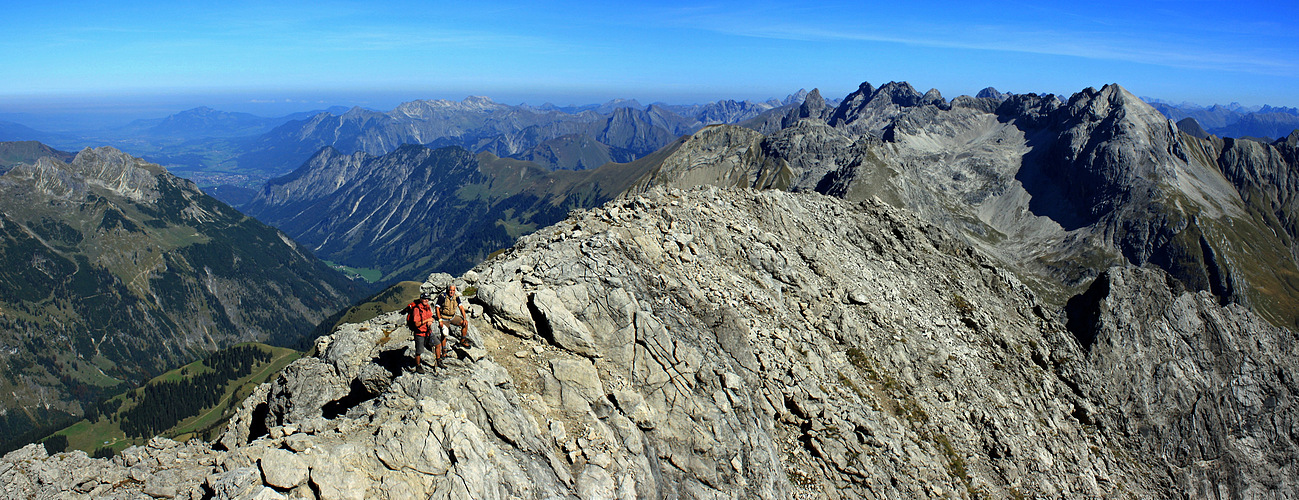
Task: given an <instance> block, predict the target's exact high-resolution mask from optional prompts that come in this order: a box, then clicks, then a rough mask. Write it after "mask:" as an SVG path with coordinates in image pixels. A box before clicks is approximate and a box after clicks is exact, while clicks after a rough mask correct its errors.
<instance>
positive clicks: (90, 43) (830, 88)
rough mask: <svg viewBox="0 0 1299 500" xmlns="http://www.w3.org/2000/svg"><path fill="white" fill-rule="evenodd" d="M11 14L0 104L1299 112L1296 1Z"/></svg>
mask: <svg viewBox="0 0 1299 500" xmlns="http://www.w3.org/2000/svg"><path fill="white" fill-rule="evenodd" d="M6 11H7V12H6V16H5V18H4V19H3V20H0V27H3V28H4V29H5V33H6V37H5V38H4V39H3V40H0V53H4V54H5V59H6V61H5V64H3V65H0V117H7V118H0V120H3V119H7V120H8V121H17V122H18V123H21V124H23V125H27V126H30V127H33V128H37V129H41V127H40V126H38V125H39V123H32V122H31V120H27V121H22V120H14V119H13V118H14V117H22V116H28V117H31V118H34V119H36V120H37V122H39V121H40V119H42V117H44V118H46V119H47V120H46V121H47V122H52V121H53V120H51V119H52V118H53V117H55V116H63V117H65V118H64V119H65V120H66V119H71V118H75V117H77V116H80V117H81V118H82V120H83V121H86V122H98V123H100V124H101V125H106V124H112V123H117V124H124V123H126V122H129V121H131V120H133V119H137V118H161V117H164V116H167V115H169V114H173V113H176V112H179V111H183V110H185V109H192V108H194V107H198V106H209V107H212V108H215V109H220V110H222V111H237V112H248V113H253V114H257V115H261V116H268V117H270V116H282V115H284V114H288V113H292V112H298V111H307V110H311V109H323V108H327V107H329V106H347V107H350V106H362V107H370V108H374V109H391V108H392V107H393V106H395V105H396V104H399V103H400V102H405V101H411V100H415V99H451V100H461V99H463V98H464V97H465V96H468V95H485V96H488V97H491V98H492V99H493V100H496V101H497V102H502V103H506V104H519V103H523V102H526V103H528V104H532V105H540V104H542V103H544V102H547V101H549V102H552V103H554V104H556V105H560V106H564V105H570V104H574V105H581V104H593V103H600V102H605V101H608V100H609V99H613V98H626V99H636V100H638V101H640V102H641V103H644V104H648V103H652V102H666V103H671V104H690V103H703V102H711V101H716V100H720V99H736V100H744V99H752V100H758V101H761V100H765V99H768V98H773V97H774V98H783V97H784V96H786V95H788V94H789V93H791V92H794V91H797V90H798V89H799V88H806V89H808V90H810V89H812V88H816V87H819V88H820V89H821V91H822V94H823V95H825V96H826V97H828V98H840V97H843V96H844V95H846V94H848V93H849V92H851V91H853V90H854V89H856V87H857V85H858V84H859V83H861V82H863V81H868V82H870V83H872V84H874V85H881V84H884V83H887V82H889V81H907V82H909V83H911V84H912V85H913V86H915V87H916V88H917V89H918V90H919V91H921V92H924V91H925V90H928V89H929V88H937V89H938V90H939V91H941V92H942V93H943V95H944V96H946V97H948V98H952V97H955V96H957V95H961V94H973V93H975V92H977V91H978V90H979V89H981V88H984V87H989V86H991V87H995V88H997V89H998V90H1002V91H1004V92H1013V93H1029V92H1032V93H1054V94H1061V95H1070V94H1072V93H1075V92H1078V91H1080V90H1082V89H1084V88H1087V87H1097V88H1099V87H1100V86H1102V85H1105V84H1108V83H1118V84H1120V85H1123V86H1124V87H1125V88H1127V89H1128V90H1129V91H1131V92H1132V93H1134V94H1136V95H1139V96H1148V97H1152V98H1158V99H1161V100H1164V101H1168V102H1177V103H1180V102H1191V103H1195V104H1198V105H1201V106H1206V107H1207V106H1211V105H1213V104H1228V103H1232V102H1239V103H1242V104H1243V105H1245V106H1261V105H1272V106H1286V107H1299V92H1296V89H1299V34H1296V33H1295V32H1294V30H1293V26H1294V24H1295V22H1296V21H1299V4H1286V3H1281V4H1276V3H1265V2H1261V1H1246V2H1226V1H1218V0H1212V1H1179V2H1171V1H1153V2H1138V3H1135V4H1133V3H1130V2H1115V1H1101V2H1090V3H1085V4H1079V3H1075V2H1057V1H1050V2H1031V3H1030V2H1014V1H1011V2H996V3H971V2H955V1H951V0H942V1H929V2H921V3H908V4H895V3H879V4H872V3H861V2H841V1H830V2H818V3H813V4H808V3H793V2H778V1H758V2H733V1H729V0H726V1H717V2H710V3H698V2H689V3H687V2H663V3H657V4H654V5H621V4H619V5H614V4H603V3H600V4H597V3H593V2H585V1H577V0H566V1H561V2H555V3H551V4H547V5H545V6H536V5H534V4H531V3H526V2H486V3H483V2H478V3H472V4H450V5H430V4H426V3H423V2H410V1H394V2H381V3H371V2H350V1H334V2H325V3H320V2H310V3H308V2H282V3H275V4H265V3H262V2H246V1H235V2H226V3H222V4H220V5H219V6H216V5H207V4H189V3H184V2H179V3H178V2H157V1H151V0H135V1H127V2H118V3H112V4H103V3H98V2H72V3H71V4H68V3H59V4H53V3H26V4H19V5H13V6H9V8H7V9H6Z"/></svg>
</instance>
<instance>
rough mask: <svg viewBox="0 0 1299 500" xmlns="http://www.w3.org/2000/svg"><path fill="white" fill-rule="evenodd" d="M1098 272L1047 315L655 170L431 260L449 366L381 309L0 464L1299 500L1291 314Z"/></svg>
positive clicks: (919, 240) (755, 492)
mask: <svg viewBox="0 0 1299 500" xmlns="http://www.w3.org/2000/svg"><path fill="white" fill-rule="evenodd" d="M1104 279H1105V281H1103V283H1104V286H1103V287H1098V288H1096V290H1097V291H1096V292H1095V293H1092V294H1090V295H1089V296H1088V298H1087V299H1086V300H1084V301H1083V303H1080V304H1078V306H1077V307H1076V309H1077V310H1078V311H1079V312H1082V313H1084V314H1086V315H1088V316H1087V317H1088V319H1087V320H1086V321H1084V322H1082V323H1078V324H1073V323H1071V324H1070V325H1069V326H1070V328H1069V329H1067V328H1066V325H1065V324H1064V323H1061V322H1060V321H1059V320H1057V319H1056V318H1058V317H1062V316H1063V315H1062V314H1060V311H1058V310H1055V309H1053V308H1052V307H1051V306H1050V305H1048V304H1045V303H1043V302H1042V301H1040V300H1039V299H1038V298H1037V297H1036V296H1035V295H1034V294H1033V293H1032V292H1031V291H1030V290H1029V289H1028V288H1027V287H1026V286H1024V285H1023V284H1021V283H1020V282H1019V281H1018V280H1017V279H1016V278H1015V277H1014V275H1013V273H1011V272H1008V271H1007V270H1006V269H1005V268H1002V267H1000V265H999V264H998V263H997V262H996V261H995V260H992V259H990V258H987V257H985V256H983V255H982V254H981V253H980V252H979V251H978V250H976V249H975V248H973V247H971V246H969V245H968V244H966V243H964V242H963V241H961V240H960V239H958V238H955V237H953V236H950V235H948V234H947V233H946V232H945V231H944V230H942V229H940V228H938V227H936V226H933V225H930V224H927V223H924V222H921V221H920V220H919V219H917V218H916V217H915V216H913V215H911V214H909V213H907V212H905V211H902V210H898V209H894V208H891V207H888V206H887V205H884V204H882V203H877V202H867V203H860V204H857V203H848V202H845V201H842V200H839V199H835V198H830V197H825V196H821V195H817V194H789V193H782V192H777V191H763V192H757V191H749V190H730V189H697V190H691V191H675V190H672V191H665V190H662V189H651V190H649V191H647V192H646V193H644V194H643V195H638V196H631V197H628V198H625V199H620V200H616V201H614V202H611V203H609V204H607V205H605V206H603V207H600V208H597V209H594V210H590V211H586V212H581V213H576V214H574V216H573V217H571V218H570V219H568V220H566V221H563V222H561V223H559V224H557V225H555V226H551V227H548V228H545V229H543V230H540V231H538V232H536V233H534V234H532V235H529V236H526V237H524V238H522V239H521V240H520V242H519V243H518V244H517V245H516V246H515V247H513V248H512V249H510V250H509V251H507V252H505V253H503V254H501V255H500V256H498V257H496V258H495V259H492V260H490V261H488V262H486V263H484V264H482V265H480V266H478V267H477V268H475V269H474V270H473V271H472V272H470V273H466V274H465V275H463V276H461V277H459V278H452V277H451V276H447V275H434V276H430V278H429V281H428V282H427V283H426V286H427V287H429V288H435V287H440V286H443V285H445V284H446V283H449V282H455V283H458V284H460V285H462V286H466V287H468V286H472V287H473V288H474V289H475V291H476V295H475V296H474V298H473V299H472V303H471V304H470V307H469V309H470V311H471V315H472V316H473V318H472V321H471V324H472V328H471V334H470V336H471V338H472V339H473V345H472V347H469V348H465V349H462V350H461V351H460V357H461V359H459V360H455V361H451V362H450V363H449V367H448V368H446V369H443V370H438V371H435V372H433V373H429V374H418V373H414V372H412V371H411V368H412V367H411V365H410V359H411V352H410V348H409V344H410V342H411V337H410V333H409V331H407V330H406V328H405V327H404V321H403V319H402V318H401V317H400V315H398V314H391V315H385V316H381V317H378V318H375V319H374V320H371V321H368V322H365V323H362V324H350V325H343V326H341V327H340V328H339V329H337V330H336V331H335V332H334V333H333V334H331V335H329V336H327V337H322V338H321V339H320V340H319V341H318V343H317V346H316V347H317V349H316V351H317V353H318V354H317V355H316V356H315V357H311V358H305V359H302V360H299V361H297V362H295V363H294V364H293V365H291V366H290V367H289V368H287V369H286V370H285V371H284V372H283V373H281V374H280V376H279V377H278V378H277V380H276V381H274V382H272V383H268V384H265V385H263V386H262V387H261V388H259V389H258V390H257V391H255V392H254V394H253V395H252V396H250V397H249V399H248V400H246V401H245V403H244V406H243V409H242V410H241V411H240V413H239V414H238V415H236V416H235V417H234V419H232V421H231V423H230V425H229V427H228V430H227V432H226V434H225V435H224V436H223V437H222V438H221V439H220V440H219V443H220V444H219V446H218V448H224V450H215V449H213V448H212V447H209V446H206V445H201V444H193V443H192V444H190V445H185V446H183V447H181V446H177V445H176V444H175V443H170V442H168V441H166V440H162V439H158V440H155V441H154V442H152V443H150V445H149V446H147V447H137V448H131V449H128V450H127V451H126V452H124V453H123V454H122V455H121V456H120V457H117V458H114V459H113V460H112V461H93V460H89V459H85V458H84V456H81V455H77V454H75V453H74V454H64V455H60V456H58V457H54V458H48V459H47V458H45V457H44V454H43V452H42V451H40V449H39V448H38V447H31V448H28V449H24V450H21V451H19V452H15V453H14V454H11V455H9V456H6V457H5V458H4V462H3V463H4V464H5V465H9V466H8V467H5V468H2V469H0V471H3V472H0V480H2V482H3V484H5V485H6V487H9V488H17V487H25V488H32V489H33V490H32V491H54V490H57V489H58V488H72V487H73V485H80V486H77V487H79V488H83V489H84V490H86V491H95V492H96V495H98V496H99V497H104V498H118V497H129V496H131V495H137V494H139V493H140V492H141V491H154V492H161V491H167V492H175V494H176V496H177V498H195V497H199V496H206V495H211V496H214V497H216V498H236V497H240V496H251V495H255V494H263V495H271V494H285V495H289V496H295V497H305V498H335V497H339V498H351V497H358V498H359V497H369V498H403V497H421V498H422V497H429V496H434V497H441V496H446V497H449V498H492V497H519V498H552V497H567V496H577V497H579V498H613V497H620V498H621V497H649V498H663V497H671V498H715V497H717V496H721V497H750V498H802V497H818V496H824V495H825V492H827V491H834V492H836V494H837V495H838V496H839V497H840V498H878V497H905V498H927V497H952V496H989V497H995V498H1010V497H1016V496H1025V497H1068V498H1112V497H1116V496H1120V497H1121V496H1132V497H1137V498H1167V497H1177V496H1180V495H1182V494H1190V495H1209V494H1212V493H1211V492H1215V491H1222V492H1226V493H1227V495H1228V496H1229V497H1250V496H1257V495H1268V494H1279V495H1285V494H1293V493H1294V492H1295V490H1296V487H1297V485H1296V483H1295V481H1294V478H1293V477H1292V476H1293V473H1292V472H1288V471H1292V470H1293V467H1292V464H1291V462H1292V461H1293V457H1294V456H1295V452H1296V451H1297V450H1296V446H1295V444H1294V443H1293V442H1292V441H1291V440H1290V439H1291V438H1290V437H1288V436H1287V434H1286V429H1289V428H1290V427H1291V426H1292V425H1293V422H1294V416H1295V415H1294V408H1295V406H1294V402H1295V400H1294V397H1295V392H1296V388H1295V387H1294V381H1293V378H1292V377H1288V376H1286V375H1285V373H1288V372H1287V370H1293V367H1294V364H1295V362H1296V353H1295V350H1294V346H1293V345H1292V344H1293V342H1294V340H1293V339H1294V335H1293V333H1292V332H1289V331H1287V330H1283V329H1278V328H1275V327H1272V326H1270V325H1267V324H1266V323H1264V322H1262V321H1260V320H1259V319H1258V318H1257V317H1255V316H1254V315H1252V314H1251V313H1250V312H1248V311H1247V310H1245V309H1243V308H1240V307H1239V306H1234V305H1233V306H1229V307H1222V306H1219V305H1218V304H1217V303H1216V302H1215V301H1214V300H1212V298H1211V297H1209V296H1208V295H1207V294H1194V293H1187V292H1182V291H1179V290H1177V289H1174V288H1169V285H1168V283H1170V282H1172V281H1170V280H1169V278H1168V276H1167V275H1166V274H1165V273H1163V272H1161V271H1158V270H1151V269H1136V268H1115V269H1112V270H1110V271H1108V272H1107V274H1106V275H1105V278H1104ZM1173 283H1175V282H1173ZM1071 314H1072V312H1071ZM1084 336H1085V337H1088V338H1090V339H1091V340H1089V341H1087V342H1085V345H1084V344H1080V343H1079V340H1078V338H1076V337H1084ZM1237 352H1239V353H1241V355H1237V354H1232V353H1237ZM1187 408H1194V410H1193V411H1189V412H1188V411H1187V410H1186V409H1187ZM1202 430H1204V431H1209V433H1208V434H1205V433H1204V432H1201V431H1202ZM182 454H183V455H184V457H183V458H182V457H181V455H182ZM10 464H12V465H10ZM130 466H135V467H136V468H137V469H139V471H138V472H133V469H129V467H130ZM81 471H96V473H95V474H93V475H91V476H88V475H87V473H86V472H81ZM125 474H138V475H139V476H140V477H144V478H145V479H144V480H142V481H139V482H136V481H114V480H113V479H112V478H114V477H118V476H122V475H125ZM38 477H39V478H43V479H36V478H38ZM100 478H105V479H100Z"/></svg>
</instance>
